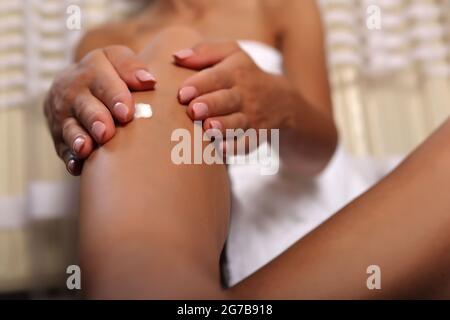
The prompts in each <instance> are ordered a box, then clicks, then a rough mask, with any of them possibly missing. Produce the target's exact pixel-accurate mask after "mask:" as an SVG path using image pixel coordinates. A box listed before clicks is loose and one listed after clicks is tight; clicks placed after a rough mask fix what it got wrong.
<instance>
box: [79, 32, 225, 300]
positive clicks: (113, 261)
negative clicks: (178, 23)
mask: <svg viewBox="0 0 450 320" xmlns="http://www.w3.org/2000/svg"><path fill="white" fill-rule="evenodd" d="M200 40H201V39H200V37H199V36H198V35H197V34H196V33H194V32H193V31H190V30H189V29H185V28H171V29H168V30H166V31H164V32H162V33H161V34H159V35H158V36H157V37H156V38H155V39H154V40H153V41H152V43H151V44H150V45H149V46H148V47H147V49H145V50H144V51H143V52H142V54H141V56H142V57H143V58H144V59H145V61H147V62H148V64H149V66H150V68H151V70H152V72H154V73H155V74H156V75H157V78H158V84H157V88H156V90H155V91H152V92H145V93H136V94H134V98H135V100H136V101H137V102H146V103H150V104H151V106H152V108H153V113H154V114H153V117H152V118H150V119H138V120H135V121H133V122H132V123H130V124H129V125H127V126H126V127H124V128H119V129H118V131H117V135H116V136H115V137H114V139H112V141H110V142H109V143H108V144H106V145H105V146H103V147H101V148H99V149H98V150H97V151H96V152H95V154H93V155H92V157H91V158H90V159H89V160H88V161H87V163H86V164H85V166H84V170H83V174H82V186H81V217H80V223H81V235H80V239H81V259H82V269H83V271H84V277H83V279H84V287H85V288H86V291H87V294H88V296H89V297H94V298H105V297H106V298H115V297H130V298H131V297H133V298H139V297H147V298H178V297H187V296H189V297H215V298H217V297H221V294H222V292H221V288H220V285H219V283H220V282H219V281H220V272H219V258H220V253H221V250H222V247H223V244H224V241H225V238H226V232H227V227H228V219H229V210H230V209H229V204H230V196H229V184H228V176H227V173H226V168H225V166H224V165H204V164H202V165H200V164H196V165H179V166H177V165H175V164H173V162H172V160H171V151H172V148H173V147H174V145H175V144H176V143H175V142H172V141H171V135H172V132H173V131H174V130H176V129H183V128H184V129H187V130H188V131H189V133H190V134H191V136H192V137H193V135H194V133H193V130H194V125H193V123H192V121H191V120H190V119H189V118H188V116H187V115H186V108H185V107H184V106H181V105H179V103H178V101H177V91H178V89H179V87H180V84H181V82H182V81H183V80H184V79H185V78H187V77H188V76H189V75H191V74H192V73H193V72H192V71H188V70H185V69H181V68H177V67H175V66H174V65H173V63H172V60H171V57H172V53H173V52H175V51H177V50H180V49H183V48H186V47H191V46H193V45H195V44H196V43H197V42H199V41H200ZM200 132H201V129H200ZM200 148H202V146H201V145H200Z"/></svg>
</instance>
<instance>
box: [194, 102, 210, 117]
mask: <svg viewBox="0 0 450 320" xmlns="http://www.w3.org/2000/svg"><path fill="white" fill-rule="evenodd" d="M192 111H194V118H195V119H196V120H200V119H202V118H205V117H206V116H207V115H208V105H207V104H206V103H203V102H198V103H194V105H193V106H192Z"/></svg>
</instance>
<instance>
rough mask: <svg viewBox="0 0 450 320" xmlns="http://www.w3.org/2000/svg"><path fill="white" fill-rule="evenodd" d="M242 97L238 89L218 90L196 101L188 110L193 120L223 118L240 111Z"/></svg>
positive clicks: (192, 102) (193, 101)
mask: <svg viewBox="0 0 450 320" xmlns="http://www.w3.org/2000/svg"><path fill="white" fill-rule="evenodd" d="M240 106H241V95H240V93H239V91H238V90H237V89H236V88H231V89H226V90H218V91H214V92H211V93H207V94H205V95H202V96H200V97H198V98H197V99H194V100H192V101H191V103H190V104H189V107H188V108H187V113H188V115H189V117H190V118H191V119H192V120H205V119H206V118H208V117H216V116H223V115H227V114H231V113H234V112H237V111H239V109H240Z"/></svg>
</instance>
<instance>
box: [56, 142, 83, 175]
mask: <svg viewBox="0 0 450 320" xmlns="http://www.w3.org/2000/svg"><path fill="white" fill-rule="evenodd" d="M56 151H57V152H58V155H59V157H60V158H61V159H62V160H63V161H64V163H65V164H66V170H67V172H69V173H70V174H71V175H73V176H79V175H80V174H81V170H82V167H83V161H82V160H79V159H77V157H76V156H75V155H74V154H73V153H72V152H71V151H70V148H69V147H68V146H67V145H66V144H65V143H64V142H63V141H61V142H59V143H58V144H57V145H56Z"/></svg>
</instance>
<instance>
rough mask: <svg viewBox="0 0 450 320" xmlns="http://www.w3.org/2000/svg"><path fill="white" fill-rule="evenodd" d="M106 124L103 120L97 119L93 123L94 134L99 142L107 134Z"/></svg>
mask: <svg viewBox="0 0 450 320" xmlns="http://www.w3.org/2000/svg"><path fill="white" fill-rule="evenodd" d="M105 131H106V126H105V124H104V123H103V122H100V121H95V122H94V124H93V125H92V134H93V135H94V138H95V140H96V141H97V142H99V143H100V142H102V140H103V136H104V135H105Z"/></svg>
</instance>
